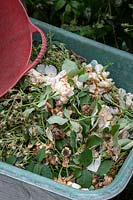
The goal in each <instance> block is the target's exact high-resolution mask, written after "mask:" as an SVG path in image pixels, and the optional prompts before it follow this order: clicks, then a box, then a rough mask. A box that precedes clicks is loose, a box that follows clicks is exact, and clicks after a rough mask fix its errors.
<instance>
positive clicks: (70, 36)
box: [0, 19, 133, 200]
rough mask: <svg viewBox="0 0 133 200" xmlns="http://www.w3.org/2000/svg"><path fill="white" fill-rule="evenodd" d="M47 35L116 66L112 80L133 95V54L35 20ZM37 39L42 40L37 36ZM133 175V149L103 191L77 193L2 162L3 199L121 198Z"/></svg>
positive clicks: (0, 196)
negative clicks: (49, 34) (118, 196)
mask: <svg viewBox="0 0 133 200" xmlns="http://www.w3.org/2000/svg"><path fill="white" fill-rule="evenodd" d="M32 22H33V23H34V24H35V25H37V26H38V27H40V28H41V29H42V30H43V31H44V32H45V33H49V32H51V33H53V34H54V39H55V40H57V41H60V42H63V43H65V45H66V47H67V48H68V49H71V50H73V51H75V52H76V53H77V54H79V55H81V56H83V57H85V58H86V59H87V60H88V62H89V61H91V60H93V59H95V60H97V61H98V62H99V63H101V64H103V65H104V64H108V63H110V62H112V63H114V64H113V65H112V66H111V67H110V69H109V70H110V72H111V77H113V80H114V81H115V83H116V85H117V86H118V87H122V88H124V89H126V90H127V91H128V92H133V76H132V75H133V55H132V54H129V53H127V52H124V51H121V50H118V49H115V48H112V47H109V46H107V45H104V44H101V43H98V42H96V41H93V40H90V39H87V38H85V37H81V36H79V35H76V34H74V33H71V32H68V31H65V30H63V29H60V28H57V27H54V26H52V25H49V24H46V23H43V22H41V21H38V20H35V19H32ZM36 39H37V40H38V39H39V38H38V37H36ZM132 174H133V150H132V151H131V152H130V154H129V155H128V157H127V159H126V160H125V162H124V164H123V166H122V167H121V169H120V170H119V172H118V174H117V175H116V177H115V179H114V180H113V182H112V183H111V184H110V185H108V186H105V187H104V188H102V189H97V190H77V189H74V188H71V187H68V186H66V185H63V184H60V183H57V182H55V181H53V180H51V179H48V178H45V177H42V176H39V175H37V174H33V173H31V172H29V171H26V170H23V169H19V168H17V167H14V166H11V165H8V164H6V163H3V162H0V200H18V199H19V200H31V199H32V200H44V199H45V200H67V199H74V200H75V199H77V200H81V199H82V200H107V199H111V198H113V197H114V196H116V195H118V194H119V193H120V192H122V190H123V189H124V188H125V187H126V186H127V184H128V182H129V180H130V179H131V177H132Z"/></svg>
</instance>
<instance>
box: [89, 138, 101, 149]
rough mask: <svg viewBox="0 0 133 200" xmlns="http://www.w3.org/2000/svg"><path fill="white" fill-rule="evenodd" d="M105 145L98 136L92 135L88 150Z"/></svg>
mask: <svg viewBox="0 0 133 200" xmlns="http://www.w3.org/2000/svg"><path fill="white" fill-rule="evenodd" d="M102 143H103V139H102V138H100V137H98V136H96V135H91V136H89V137H88V140H87V147H88V148H93V147H97V146H99V145H101V144H102Z"/></svg>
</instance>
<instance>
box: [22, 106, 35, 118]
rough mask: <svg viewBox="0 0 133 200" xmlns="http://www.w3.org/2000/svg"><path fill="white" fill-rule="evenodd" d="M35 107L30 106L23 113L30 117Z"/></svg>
mask: <svg viewBox="0 0 133 200" xmlns="http://www.w3.org/2000/svg"><path fill="white" fill-rule="evenodd" d="M34 110H35V109H34V108H29V109H26V110H25V111H24V112H23V114H24V116H25V117H28V116H29V115H30V114H31V113H32V112H33V111H34Z"/></svg>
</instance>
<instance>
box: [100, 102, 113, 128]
mask: <svg viewBox="0 0 133 200" xmlns="http://www.w3.org/2000/svg"><path fill="white" fill-rule="evenodd" d="M112 119H113V115H112V114H111V111H110V108H109V107H108V106H106V105H103V106H102V109H101V110H100V112H99V120H98V126H99V128H104V127H108V126H109V124H110V121H111V120H112Z"/></svg>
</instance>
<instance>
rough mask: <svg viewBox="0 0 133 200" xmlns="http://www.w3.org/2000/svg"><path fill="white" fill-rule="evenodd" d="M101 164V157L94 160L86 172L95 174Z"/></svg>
mask: <svg viewBox="0 0 133 200" xmlns="http://www.w3.org/2000/svg"><path fill="white" fill-rule="evenodd" d="M100 164H101V157H99V158H96V159H95V160H94V161H93V162H92V163H91V164H90V165H89V166H88V167H87V170H90V171H92V172H97V170H98V168H99V167H100Z"/></svg>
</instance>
